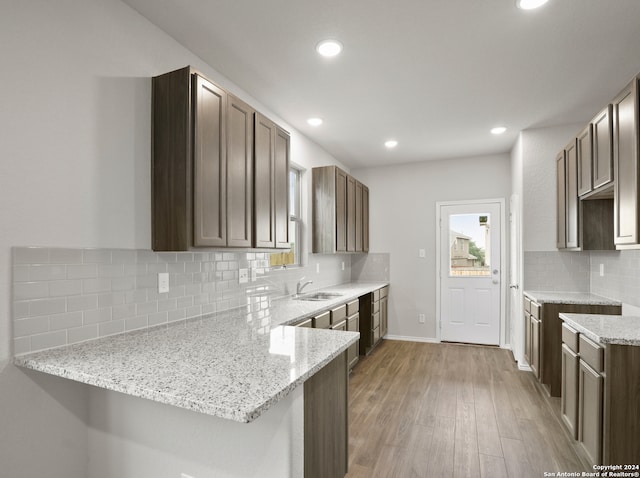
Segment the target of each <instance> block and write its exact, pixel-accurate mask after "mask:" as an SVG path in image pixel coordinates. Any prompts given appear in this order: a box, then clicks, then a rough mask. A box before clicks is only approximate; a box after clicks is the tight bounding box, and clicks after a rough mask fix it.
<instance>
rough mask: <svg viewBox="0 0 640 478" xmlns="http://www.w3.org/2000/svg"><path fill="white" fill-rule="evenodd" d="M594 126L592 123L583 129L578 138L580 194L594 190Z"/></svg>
mask: <svg viewBox="0 0 640 478" xmlns="http://www.w3.org/2000/svg"><path fill="white" fill-rule="evenodd" d="M592 138H593V128H592V127H591V124H589V126H587V127H586V128H585V129H583V130H582V131H581V132H580V133H579V134H578V137H577V138H576V145H577V156H578V196H582V195H584V194H587V193H589V192H591V191H592V190H593V187H592V186H593V179H592V171H591V167H592V164H593V154H592V150H593V148H592Z"/></svg>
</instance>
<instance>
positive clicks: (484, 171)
mask: <svg viewBox="0 0 640 478" xmlns="http://www.w3.org/2000/svg"><path fill="white" fill-rule="evenodd" d="M509 161H510V158H509V156H508V155H506V154H505V155H497V156H483V157H475V158H463V159H457V160H446V161H425V162H421V163H417V164H406V165H398V166H389V167H378V168H366V169H356V170H353V171H352V174H353V175H354V176H355V177H356V178H357V179H358V180H360V181H362V182H363V183H364V184H366V185H367V186H369V191H370V192H369V198H370V199H369V201H370V211H371V213H370V214H371V218H370V234H369V236H370V251H371V252H389V253H390V257H391V264H390V278H391V292H390V299H389V334H390V335H394V336H403V337H412V338H414V339H434V338H435V337H436V322H437V318H436V296H435V294H436V251H435V244H436V234H437V231H436V219H435V217H436V216H435V214H436V208H435V204H436V202H437V201H456V200H467V199H468V200H473V199H490V198H505V201H506V203H507V204H508V201H509V196H510V194H511V173H510V164H509ZM418 249H426V251H427V256H426V257H425V258H424V259H420V258H418ZM504 267H505V270H508V269H507V264H505V265H504ZM418 313H424V314H426V323H425V324H419V323H418Z"/></svg>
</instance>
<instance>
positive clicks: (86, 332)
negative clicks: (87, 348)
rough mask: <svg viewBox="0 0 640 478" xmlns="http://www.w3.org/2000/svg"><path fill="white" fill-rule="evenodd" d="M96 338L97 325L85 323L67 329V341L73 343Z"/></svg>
mask: <svg viewBox="0 0 640 478" xmlns="http://www.w3.org/2000/svg"><path fill="white" fill-rule="evenodd" d="M97 338H98V326H97V325H85V326H83V327H74V328H71V329H69V330H67V343H69V344H75V343H78V342H84V341H85V340H91V339H97Z"/></svg>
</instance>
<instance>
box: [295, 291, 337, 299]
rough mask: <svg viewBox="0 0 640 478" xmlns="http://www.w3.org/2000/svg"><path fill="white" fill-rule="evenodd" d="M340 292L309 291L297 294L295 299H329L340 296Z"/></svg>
mask: <svg viewBox="0 0 640 478" xmlns="http://www.w3.org/2000/svg"><path fill="white" fill-rule="evenodd" d="M341 296H342V294H336V293H335V292H310V293H309V294H303V295H297V296H295V297H294V299H295V300H316V301H320V300H330V299H335V298H337V297H341Z"/></svg>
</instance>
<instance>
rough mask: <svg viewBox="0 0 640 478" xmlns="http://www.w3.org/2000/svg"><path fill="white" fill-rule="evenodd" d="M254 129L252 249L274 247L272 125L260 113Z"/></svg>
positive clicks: (273, 137)
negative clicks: (253, 247)
mask: <svg viewBox="0 0 640 478" xmlns="http://www.w3.org/2000/svg"><path fill="white" fill-rule="evenodd" d="M255 118H256V119H255V128H254V135H255V139H254V169H253V171H254V201H253V204H254V218H253V219H254V221H253V224H254V246H255V247H275V245H276V241H275V231H274V228H273V223H274V202H275V201H274V194H273V175H274V171H273V163H274V158H273V156H274V154H275V145H274V140H275V136H276V135H275V128H276V125H275V124H274V123H273V122H272V121H270V120H269V119H267V118H265V117H264V116H263V115H261V114H260V113H256V115H255Z"/></svg>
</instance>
